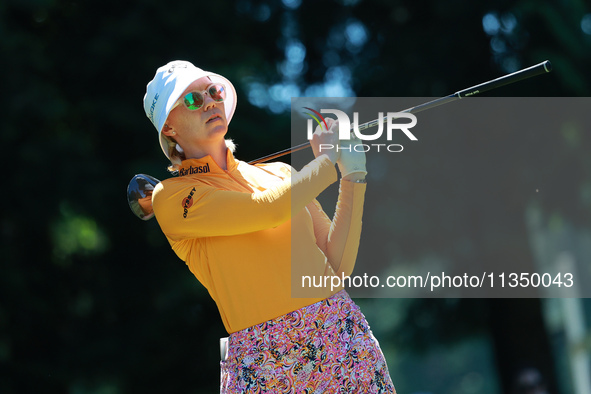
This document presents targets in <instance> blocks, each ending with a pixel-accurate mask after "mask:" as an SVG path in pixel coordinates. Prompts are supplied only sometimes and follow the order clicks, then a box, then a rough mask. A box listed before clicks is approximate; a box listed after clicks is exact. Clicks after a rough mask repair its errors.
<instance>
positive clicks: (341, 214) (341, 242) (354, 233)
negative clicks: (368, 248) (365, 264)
mask: <svg viewBox="0 0 591 394" xmlns="http://www.w3.org/2000/svg"><path fill="white" fill-rule="evenodd" d="M365 189H366V184H365V183H357V182H351V181H346V180H341V183H340V187H339V197H338V201H337V206H336V210H335V214H334V217H333V219H332V221H331V220H330V219H329V218H328V216H327V215H326V213H324V211H323V210H322V207H321V206H320V204H319V203H318V202H317V201H314V203H312V204H309V205H308V210H309V211H310V214H311V215H312V219H313V220H314V234H315V236H316V242H317V245H318V247H319V248H320V249H321V250H322V251H323V252H324V254H325V255H326V257H327V259H328V263H329V264H330V265H331V267H332V269H333V270H334V272H335V274H336V275H339V276H340V275H341V274H344V275H351V273H352V272H353V268H354V267H355V260H356V258H357V251H358V248H359V239H360V237H361V222H362V216H363V202H364V199H365Z"/></svg>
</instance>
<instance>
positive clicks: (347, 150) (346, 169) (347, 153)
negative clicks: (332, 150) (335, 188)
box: [337, 133, 367, 182]
mask: <svg viewBox="0 0 591 394" xmlns="http://www.w3.org/2000/svg"><path fill="white" fill-rule="evenodd" d="M359 145H361V140H360V139H359V138H357V136H356V135H355V134H353V133H351V139H350V140H347V141H341V144H340V148H339V150H340V155H339V159H338V160H337V164H338V165H339V171H340V172H341V177H342V178H343V179H344V180H346V181H352V182H359V181H363V180H364V179H365V176H366V175H367V170H366V169H365V152H364V151H363V149H356V146H359Z"/></svg>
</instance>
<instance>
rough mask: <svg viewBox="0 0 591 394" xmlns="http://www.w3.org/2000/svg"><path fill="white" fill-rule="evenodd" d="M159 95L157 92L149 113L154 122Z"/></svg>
mask: <svg viewBox="0 0 591 394" xmlns="http://www.w3.org/2000/svg"><path fill="white" fill-rule="evenodd" d="M159 97H160V95H159V94H158V93H156V95H155V96H154V100H152V105H151V106H150V112H149V113H148V118H149V119H150V121H151V122H152V123H154V109H155V108H156V103H157V102H158V98H159Z"/></svg>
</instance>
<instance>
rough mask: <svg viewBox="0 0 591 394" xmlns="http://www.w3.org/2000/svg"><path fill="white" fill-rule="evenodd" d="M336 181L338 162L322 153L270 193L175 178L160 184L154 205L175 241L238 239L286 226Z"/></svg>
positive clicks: (161, 224)
mask: <svg viewBox="0 0 591 394" xmlns="http://www.w3.org/2000/svg"><path fill="white" fill-rule="evenodd" d="M336 180H337V173H336V169H335V167H334V164H333V163H332V162H331V160H330V159H329V158H328V157H327V156H326V155H321V156H319V157H318V158H316V159H315V160H313V161H312V162H310V163H309V164H308V165H307V166H305V167H304V168H303V169H302V171H300V172H298V173H294V174H292V176H291V177H290V178H287V179H285V180H284V181H283V182H280V183H278V184H277V185H275V186H274V187H272V188H270V189H268V190H266V191H264V192H255V193H244V192H237V191H227V190H221V189H218V188H216V187H213V186H207V185H203V184H194V183H192V182H191V181H190V180H184V179H183V178H175V179H171V180H170V181H165V182H163V183H161V184H159V185H158V186H157V187H156V189H155V190H154V194H153V197H152V201H153V206H154V212H155V214H156V218H157V220H158V223H159V224H160V227H161V228H162V231H163V232H164V233H165V234H166V235H167V236H168V237H169V238H170V239H172V240H181V239H186V238H197V237H212V236H226V235H236V234H244V233H249V232H253V231H259V230H263V229H267V228H272V227H276V226H278V225H280V224H281V223H283V222H285V221H287V220H288V219H290V218H291V214H292V212H299V211H300V210H301V209H303V208H304V207H305V206H306V205H307V204H308V203H309V202H310V201H312V200H313V199H314V198H316V197H317V196H318V195H319V194H320V193H321V192H322V191H323V190H324V189H326V187H328V186H329V185H330V184H332V183H333V182H335V181H336ZM189 196H190V200H191V203H190V204H189V203H186V201H187V200H186V199H188V197H189ZM184 201H185V203H183V202H184Z"/></svg>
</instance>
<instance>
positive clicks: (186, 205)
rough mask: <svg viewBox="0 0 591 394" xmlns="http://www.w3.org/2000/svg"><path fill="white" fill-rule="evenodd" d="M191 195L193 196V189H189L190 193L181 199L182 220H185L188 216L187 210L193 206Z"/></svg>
mask: <svg viewBox="0 0 591 394" xmlns="http://www.w3.org/2000/svg"><path fill="white" fill-rule="evenodd" d="M193 194H195V188H192V189H191V193H189V195H188V196H187V197H185V198H184V199H183V201H182V202H181V206H182V207H183V218H185V219H186V218H187V215H188V214H189V208H191V206H192V205H193Z"/></svg>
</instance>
